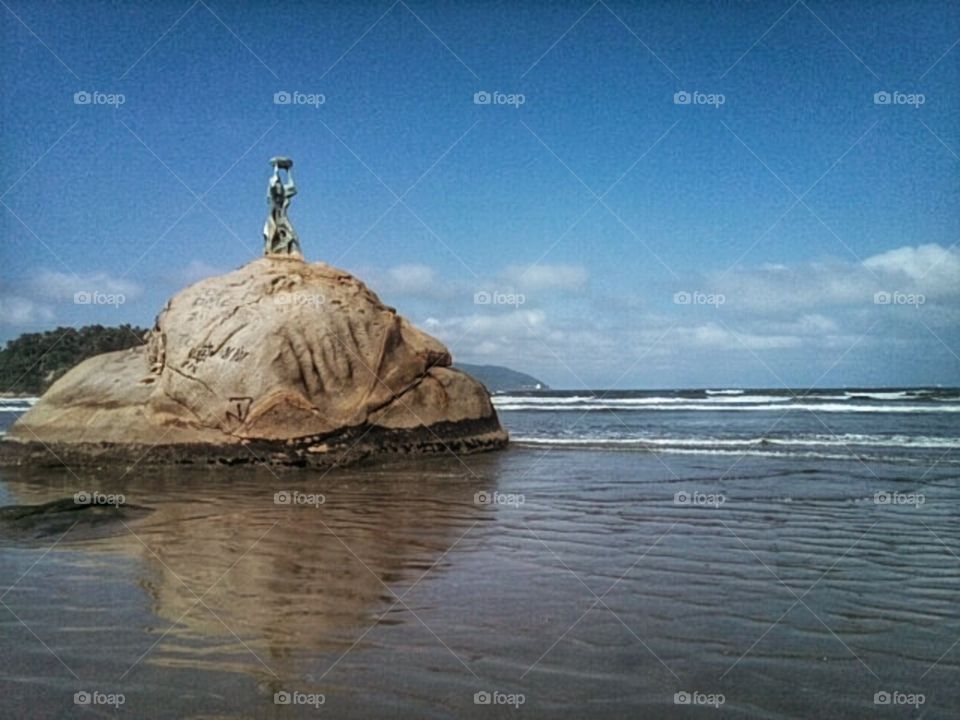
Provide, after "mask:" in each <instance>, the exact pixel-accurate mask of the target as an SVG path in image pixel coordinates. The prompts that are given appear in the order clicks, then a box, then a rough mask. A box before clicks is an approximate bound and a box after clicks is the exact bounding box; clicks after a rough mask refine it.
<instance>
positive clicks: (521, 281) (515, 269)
mask: <svg viewBox="0 0 960 720" xmlns="http://www.w3.org/2000/svg"><path fill="white" fill-rule="evenodd" d="M503 277H504V279H505V280H506V281H507V282H509V283H512V284H513V285H515V286H516V287H517V288H518V289H520V290H522V291H524V292H527V291H535V290H567V291H578V290H582V289H583V288H584V287H585V286H586V284H587V279H588V277H589V274H588V273H587V271H586V269H584V268H583V267H580V266H579V265H534V266H532V267H522V266H519V265H510V266H508V267H507V269H506V270H505V271H504V273H503Z"/></svg>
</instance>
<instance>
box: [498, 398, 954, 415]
mask: <svg viewBox="0 0 960 720" xmlns="http://www.w3.org/2000/svg"><path fill="white" fill-rule="evenodd" d="M631 399H632V400H654V398H631ZM658 400H659V402H632V403H627V402H623V401H613V400H602V401H595V400H588V401H583V402H577V403H557V402H555V401H554V399H547V398H544V399H539V398H537V399H533V398H515V399H514V401H513V402H505V401H503V400H500V401H499V402H498V401H497V400H496V399H495V400H494V405H495V406H496V408H497V410H503V411H509V410H540V411H567V412H572V411H581V412H582V411H588V410H677V411H679V410H686V411H695V410H709V411H714V412H782V411H787V410H811V411H813V412H821V413H953V412H960V403H956V402H954V403H937V404H929V405H919V404H911V405H906V404H904V405H890V404H888V405H866V404H862V405H858V404H853V403H828V402H824V403H812V402H777V403H754V404H748V403H744V404H736V403H715V404H712V403H708V402H704V401H693V402H691V401H690V400H689V399H688V398H669V399H662V398H661V399H658Z"/></svg>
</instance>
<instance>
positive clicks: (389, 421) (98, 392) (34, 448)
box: [0, 256, 507, 466]
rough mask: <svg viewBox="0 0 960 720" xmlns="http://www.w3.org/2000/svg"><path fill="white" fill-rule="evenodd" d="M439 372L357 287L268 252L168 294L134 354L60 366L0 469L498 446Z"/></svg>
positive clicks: (426, 343) (403, 323) (483, 405)
mask: <svg viewBox="0 0 960 720" xmlns="http://www.w3.org/2000/svg"><path fill="white" fill-rule="evenodd" d="M450 365H451V357H450V353H449V352H448V351H447V349H446V348H445V347H444V346H443V344H441V343H440V342H439V341H438V340H436V339H435V338H433V337H430V336H429V335H427V334H426V333H423V332H421V331H420V330H418V329H417V328H415V327H414V326H413V325H411V324H410V323H409V322H407V320H405V319H404V318H402V317H401V316H400V315H398V314H397V312H396V310H394V309H393V308H390V307H387V306H385V305H384V304H383V303H381V302H380V299H379V298H378V297H377V296H376V295H375V294H374V293H373V292H372V291H370V290H369V289H368V288H367V287H366V286H365V285H364V284H363V283H362V282H361V281H360V280H358V279H357V278H356V277H354V276H352V275H350V274H349V273H347V272H344V271H342V270H338V269H336V268H333V267H330V266H328V265H325V264H323V263H316V264H309V263H306V262H304V261H303V260H302V259H301V258H300V257H298V256H267V257H263V258H260V259H258V260H255V261H253V262H251V263H249V264H247V265H245V266H244V267H242V268H240V269H238V270H235V271H234V272H231V273H228V274H226V275H222V276H219V277H212V278H208V279H206V280H203V281H201V282H199V283H196V284H195V285H192V286H190V287H188V288H187V289H185V290H183V291H182V292H180V293H179V294H177V295H176V296H174V297H173V298H171V299H170V300H169V301H168V302H167V305H166V307H164V309H163V311H162V312H161V313H160V315H159V316H158V317H157V321H156V324H155V326H154V328H153V329H152V330H151V331H150V332H149V333H148V335H147V338H146V343H145V344H144V345H143V346H141V347H138V348H135V349H132V350H123V351H120V352H112V353H106V354H104V355H98V356H96V357H93V358H90V359H89V360H86V361H85V362H83V363H81V364H80V365H78V366H77V367H75V368H73V369H72V370H71V371H70V372H68V373H67V374H66V375H64V376H63V377H62V378H61V379H60V380H58V381H57V382H56V383H55V384H54V385H53V386H52V387H51V388H50V389H49V390H48V391H47V392H46V393H45V394H44V395H43V397H41V398H40V400H39V401H38V402H37V403H36V405H35V406H34V407H33V408H32V409H31V410H30V411H29V412H27V413H26V414H25V415H24V416H23V417H21V418H20V419H19V420H18V421H17V422H16V423H15V424H14V425H13V427H12V428H11V430H10V433H9V435H8V436H7V438H6V439H5V440H4V442H2V443H0V460H2V461H3V462H6V463H17V464H21V463H23V464H26V463H29V464H58V463H65V464H74V463H80V464H90V463H96V464H102V463H107V462H111V461H117V462H124V463H125V462H144V463H230V464H232V463H271V464H277V465H300V466H308V465H309V466H314V465H315V466H329V465H332V464H344V463H348V462H354V461H356V460H359V459H362V458H365V457H370V456H379V455H392V454H422V453H437V452H454V453H457V454H463V453H468V452H476V451H480V450H487V449H493V448H498V447H502V446H504V445H505V444H506V442H507V434H506V432H505V431H504V430H503V428H502V427H501V426H500V422H499V420H498V418H497V414H496V411H495V410H494V408H493V405H492V404H491V402H490V396H489V394H488V393H487V391H486V389H485V388H484V387H483V385H481V384H480V383H479V382H477V381H476V380H474V379H473V378H472V377H470V376H469V375H467V374H465V373H463V372H461V371H459V370H455V369H453V368H452V367H450Z"/></svg>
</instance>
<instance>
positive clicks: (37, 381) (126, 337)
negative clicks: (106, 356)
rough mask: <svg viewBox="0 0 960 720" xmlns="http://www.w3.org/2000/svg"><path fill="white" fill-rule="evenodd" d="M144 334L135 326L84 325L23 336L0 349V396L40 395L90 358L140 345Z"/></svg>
mask: <svg viewBox="0 0 960 720" xmlns="http://www.w3.org/2000/svg"><path fill="white" fill-rule="evenodd" d="M145 332H146V329H145V328H141V327H136V326H135V325H120V326H118V327H104V326H102V325H86V326H84V327H81V328H71V327H58V328H57V329H55V330H48V331H46V332H39V333H25V334H23V335H21V336H20V337H18V338H16V339H15V340H10V341H8V342H7V344H6V346H5V347H4V348H3V350H0V393H13V394H18V395H39V394H41V393H43V392H44V391H45V390H46V389H47V388H48V387H50V386H51V385H52V384H53V383H54V382H55V381H56V380H57V378H59V377H60V376H62V375H63V374H64V373H65V372H66V371H67V370H69V369H70V368H72V367H73V366H75V365H77V364H78V363H80V362H82V361H84V360H86V359H87V358H89V357H93V356H94V355H99V354H101V353H105V352H112V351H114V350H126V349H127V348H131V347H136V346H137V345H141V344H143V335H144V333H145Z"/></svg>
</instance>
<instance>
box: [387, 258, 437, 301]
mask: <svg viewBox="0 0 960 720" xmlns="http://www.w3.org/2000/svg"><path fill="white" fill-rule="evenodd" d="M387 281H388V283H389V285H390V289H391V290H392V291H393V292H397V293H402V294H405V295H421V294H424V293H430V292H433V291H434V290H435V289H436V287H437V273H436V271H435V270H434V269H433V268H432V267H429V266H428V265H415V264H410V265H397V266H395V267H392V268H390V269H389V270H387Z"/></svg>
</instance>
